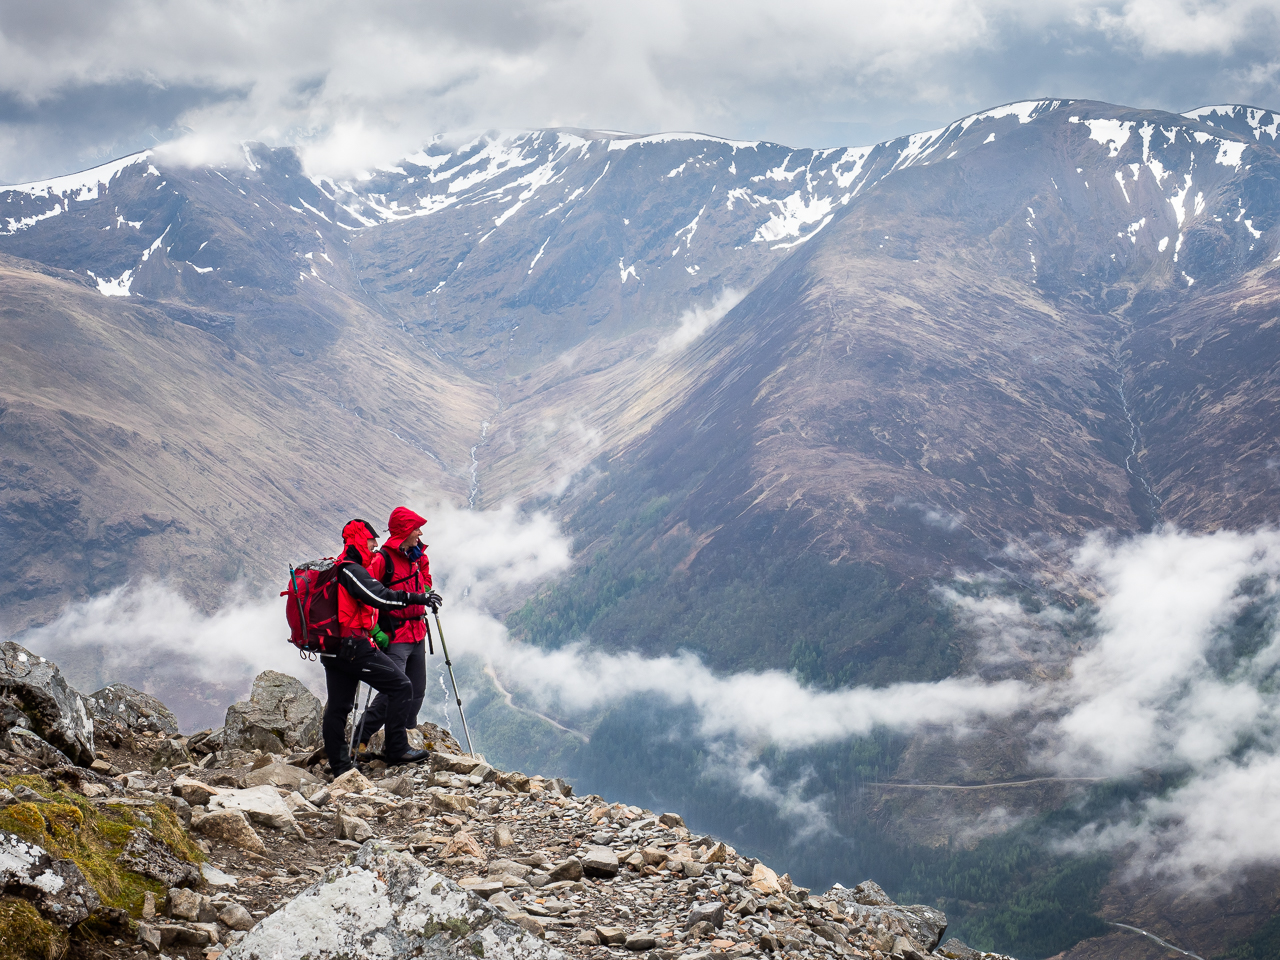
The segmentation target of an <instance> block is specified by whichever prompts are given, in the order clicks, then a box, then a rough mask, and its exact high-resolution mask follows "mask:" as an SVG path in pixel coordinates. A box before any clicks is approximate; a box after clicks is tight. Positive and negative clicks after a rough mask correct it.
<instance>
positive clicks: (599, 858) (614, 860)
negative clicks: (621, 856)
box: [578, 847, 620, 877]
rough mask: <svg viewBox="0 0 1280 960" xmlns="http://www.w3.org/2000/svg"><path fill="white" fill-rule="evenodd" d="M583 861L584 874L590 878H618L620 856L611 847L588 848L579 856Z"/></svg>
mask: <svg viewBox="0 0 1280 960" xmlns="http://www.w3.org/2000/svg"><path fill="white" fill-rule="evenodd" d="M578 859H579V860H581V861H582V872H583V873H585V874H586V875H587V876H589V877H616V876H617V875H618V870H619V868H620V867H619V864H618V855H617V854H616V853H614V852H613V850H611V849H610V848H609V847H587V848H586V850H585V851H583V852H582V853H580V854H579V855H578Z"/></svg>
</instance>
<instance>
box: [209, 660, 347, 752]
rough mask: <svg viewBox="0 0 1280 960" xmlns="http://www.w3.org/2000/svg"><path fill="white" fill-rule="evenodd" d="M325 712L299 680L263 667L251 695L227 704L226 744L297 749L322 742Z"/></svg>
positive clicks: (265, 749) (270, 749) (228, 746)
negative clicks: (245, 699) (322, 722)
mask: <svg viewBox="0 0 1280 960" xmlns="http://www.w3.org/2000/svg"><path fill="white" fill-rule="evenodd" d="M323 714H324V708H323V706H322V704H321V703H320V701H319V699H317V698H316V696H315V694H313V693H312V692H311V691H310V690H308V689H307V688H306V687H305V686H303V684H302V682H301V681H300V680H298V679H296V678H295V677H291V676H289V675H288V674H286V673H279V672H277V671H275V670H264V671H263V672H262V673H260V674H258V675H257V676H256V677H255V678H254V680H253V689H252V691H251V692H250V694H249V699H248V700H247V701H241V702H239V703H233V704H232V705H231V706H229V707H228V708H227V720H226V723H225V725H224V726H223V733H222V743H223V747H224V748H225V749H228V750H231V749H235V750H255V749H257V750H261V751H262V752H263V753H291V752H297V751H300V750H302V749H305V748H307V747H312V746H315V745H316V744H317V743H318V742H319V739H320V721H321V718H322V716H323Z"/></svg>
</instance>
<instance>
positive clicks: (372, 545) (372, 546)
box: [364, 537, 378, 553]
mask: <svg viewBox="0 0 1280 960" xmlns="http://www.w3.org/2000/svg"><path fill="white" fill-rule="evenodd" d="M364 546H365V549H366V550H368V551H369V552H370V553H373V552H375V551H376V550H377V549H378V538H377V537H370V538H369V539H368V541H366V543H365V545H364Z"/></svg>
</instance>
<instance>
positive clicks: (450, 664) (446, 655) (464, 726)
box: [428, 610, 475, 753]
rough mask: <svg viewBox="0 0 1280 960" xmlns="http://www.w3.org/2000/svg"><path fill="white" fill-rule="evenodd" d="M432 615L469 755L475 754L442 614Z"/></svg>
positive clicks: (433, 613) (434, 613)
mask: <svg viewBox="0 0 1280 960" xmlns="http://www.w3.org/2000/svg"><path fill="white" fill-rule="evenodd" d="M431 613H432V615H433V616H434V617H435V618H436V629H437V630H438V631H440V650H441V652H442V653H444V665H445V666H446V667H448V668H449V682H450V683H452V684H453V698H454V699H455V700H457V701H458V716H460V717H461V718H462V733H463V735H465V736H466V738H467V753H475V750H474V749H473V748H472V746H471V731H470V730H468V729H467V715H466V714H465V713H463V712H462V697H460V696H458V681H457V679H456V678H455V677H454V675H453V661H452V660H450V659H449V648H448V647H447V646H446V645H445V642H444V627H442V626H440V614H438V613H436V612H435V611H434V610H433V611H431ZM428 632H430V631H428Z"/></svg>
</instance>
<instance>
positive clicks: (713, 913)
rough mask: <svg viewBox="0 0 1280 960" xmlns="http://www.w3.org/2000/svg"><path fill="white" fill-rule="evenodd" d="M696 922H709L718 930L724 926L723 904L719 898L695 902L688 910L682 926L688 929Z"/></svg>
mask: <svg viewBox="0 0 1280 960" xmlns="http://www.w3.org/2000/svg"><path fill="white" fill-rule="evenodd" d="M697 923H709V924H711V926H713V927H715V928H716V929H717V930H719V929H720V928H721V927H723V926H724V904H723V903H721V902H720V901H719V900H714V901H712V902H710V903H699V904H696V905H695V906H694V908H693V909H692V910H690V911H689V919H688V920H686V921H685V924H684V928H685V929H686V930H688V929H689V928H690V927H692V926H693V925H694V924H697Z"/></svg>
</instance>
